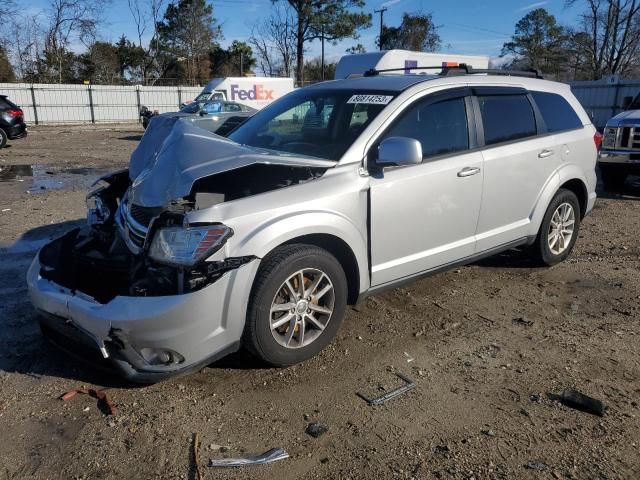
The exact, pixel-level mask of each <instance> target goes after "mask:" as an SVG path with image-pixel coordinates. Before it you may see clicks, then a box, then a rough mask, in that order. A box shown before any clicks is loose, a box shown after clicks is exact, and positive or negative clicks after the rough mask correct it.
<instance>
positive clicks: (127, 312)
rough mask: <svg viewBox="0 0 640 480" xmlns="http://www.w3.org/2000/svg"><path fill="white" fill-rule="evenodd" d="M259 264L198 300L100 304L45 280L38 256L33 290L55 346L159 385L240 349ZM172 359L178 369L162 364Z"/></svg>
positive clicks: (182, 297)
mask: <svg viewBox="0 0 640 480" xmlns="http://www.w3.org/2000/svg"><path fill="white" fill-rule="evenodd" d="M258 263H259V262H257V261H255V260H254V261H251V262H249V263H246V264H244V265H242V266H240V267H238V268H237V269H235V270H232V271H228V272H226V273H225V274H224V275H222V276H221V277H220V278H219V279H218V280H216V281H215V282H214V283H212V284H210V285H208V286H207V287H205V288H203V289H201V290H198V291H195V292H191V293H186V294H177V295H167V296H155V297H129V296H116V297H115V298H113V299H112V300H110V301H109V302H107V303H99V302H97V301H96V300H94V299H93V298H91V297H89V296H88V295H85V294H83V293H82V292H80V291H71V290H69V289H67V288H65V287H62V286H60V285H58V284H57V283H55V282H53V281H51V280H47V279H45V278H43V277H42V276H41V275H40V273H41V264H40V260H39V254H38V256H36V258H35V259H34V260H33V263H32V264H31V267H30V268H29V271H28V274H27V283H28V288H29V293H30V296H31V300H32V302H33V304H34V306H35V308H36V309H37V310H38V312H39V313H40V314H41V320H40V322H41V326H42V330H43V332H44V334H45V335H46V336H47V337H48V338H49V339H50V340H52V342H53V343H54V344H56V345H58V346H60V347H62V348H63V349H65V350H67V351H69V352H70V353H72V354H75V355H76V356H80V357H82V358H84V359H87V360H93V361H94V362H93V363H97V364H98V366H99V367H107V368H108V369H110V370H115V372H117V373H118V374H120V375H121V376H123V377H125V378H127V379H128V380H131V381H134V382H137V383H154V382H157V381H160V380H163V379H165V378H167V377H170V376H174V375H179V374H182V373H187V372H190V371H193V370H196V369H198V368H201V367H202V366H204V365H207V364H209V363H211V362H213V361H214V360H216V359H218V358H221V357H223V356H225V355H227V354H228V353H231V352H233V351H235V350H237V349H238V346H239V342H240V338H241V335H242V330H243V328H244V321H245V317H246V305H247V302H248V298H249V292H250V290H251V284H252V282H253V278H254V276H255V273H256V270H257V268H258ZM167 352H168V353H167ZM162 355H165V356H164V357H163V356H162ZM166 355H168V356H169V358H170V359H171V360H172V361H170V362H164V363H159V362H158V358H160V359H166V358H167V357H166Z"/></svg>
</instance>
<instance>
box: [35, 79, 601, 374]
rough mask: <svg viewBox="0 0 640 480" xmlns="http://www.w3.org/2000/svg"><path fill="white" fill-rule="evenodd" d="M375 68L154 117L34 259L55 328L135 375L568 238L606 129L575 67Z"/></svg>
mask: <svg viewBox="0 0 640 480" xmlns="http://www.w3.org/2000/svg"><path fill="white" fill-rule="evenodd" d="M399 70H400V72H402V71H403V70H404V68H402V69H399ZM380 73H381V72H377V71H370V72H367V74H365V75H364V76H363V77H359V78H351V79H346V80H338V81H331V82H324V83H319V84H316V85H313V86H310V87H307V88H301V89H298V90H296V91H294V92H291V93H289V94H288V95H286V96H285V97H283V98H281V99H278V100H276V101H275V102H273V103H272V104H270V105H269V106H268V107H266V108H264V109H263V110H261V111H259V112H258V113H256V114H255V115H254V116H253V117H251V118H250V119H248V120H247V121H246V122H244V123H243V124H242V125H240V126H239V127H237V128H236V129H235V130H233V131H232V132H231V133H230V134H229V135H228V136H227V138H223V137H220V136H217V135H214V134H212V133H210V132H208V131H207V130H205V129H203V128H200V127H198V126H196V125H194V124H192V123H190V122H186V121H184V120H180V119H176V118H167V119H160V118H159V119H156V120H154V122H156V123H155V127H154V128H152V129H149V130H148V131H147V133H146V134H145V135H144V136H143V138H142V140H141V142H140V144H139V146H138V148H137V149H136V151H135V152H134V154H133V155H132V158H131V163H130V166H129V169H128V170H127V171H124V172H120V173H116V174H114V175H111V176H109V177H106V178H105V179H104V183H105V186H104V187H103V188H101V189H98V190H96V191H94V192H93V193H92V194H91V196H90V200H91V201H92V203H93V206H92V207H91V210H90V212H89V218H90V225H89V226H88V227H87V228H84V229H76V230H73V231H71V232H69V233H68V234H66V235H65V236H63V237H61V238H60V239H57V240H54V241H53V242H51V243H50V244H49V245H47V246H45V247H43V249H42V250H41V251H40V252H39V254H38V256H37V257H36V259H35V260H34V262H33V265H32V266H31V268H30V270H29V274H28V283H29V289H30V293H31V297H32V300H33V303H34V305H35V306H36V308H37V309H38V310H39V311H40V312H41V314H42V315H41V318H42V321H41V324H42V327H43V331H44V332H45V334H47V336H48V337H49V338H51V339H52V340H53V341H54V342H55V343H57V344H60V345H62V346H63V347H65V348H66V349H67V350H70V351H72V352H73V353H76V354H80V353H82V352H84V353H85V354H86V355H84V356H90V355H93V354H95V353H98V352H99V355H98V356H99V357H102V359H101V360H100V361H101V362H103V363H110V364H111V365H112V366H115V367H117V369H118V370H119V371H120V373H122V374H124V375H125V376H126V377H128V378H130V379H133V380H136V381H140V382H153V381H157V380H159V379H162V378H166V377H167V376H171V375H174V374H177V373H183V372H185V371H188V370H192V369H196V368H199V367H200V366H202V365H205V364H207V363H210V362H212V361H213V360H215V359H217V358H220V357H221V356H223V355H225V354H227V353H229V352H231V351H234V350H237V349H238V348H239V347H240V346H244V347H246V348H248V349H249V350H250V351H252V352H253V353H254V354H255V355H257V356H258V357H259V358H261V359H262V360H264V361H265V362H266V363H268V364H271V365H275V366H285V365H290V364H293V363H296V362H300V361H302V360H305V359H307V358H309V357H311V356H312V355H314V354H316V353H318V352H319V351H320V350H321V349H322V348H323V347H324V346H325V345H327V344H328V343H329V342H330V341H331V339H332V338H333V336H334V335H335V333H336V331H337V330H338V327H339V325H340V323H341V321H342V318H343V316H344V312H345V306H346V305H347V304H350V303H355V302H357V301H359V300H361V299H363V298H364V297H366V296H367V295H371V294H373V293H376V292H380V291H382V290H384V289H387V288H392V287H394V286H397V285H399V284H401V283H403V282H407V281H410V280H414V279H417V278H420V277H422V276H424V275H430V274H433V273H435V272H438V271H441V270H444V269H447V268H451V267H453V266H455V265H460V264H464V263H469V262H472V261H475V260H477V259H479V258H481V257H486V256H489V255H493V254H495V253H497V252H500V251H503V250H507V249H510V248H514V247H523V246H528V247H529V251H530V253H531V254H532V255H533V256H534V257H535V258H536V259H537V260H538V261H539V262H540V263H541V264H544V265H553V264H555V263H557V262H560V261H562V260H564V259H565V258H566V257H567V256H568V255H569V254H570V252H571V249H572V248H573V246H574V244H575V242H576V240H577V238H578V231H579V227H580V221H581V220H582V219H583V218H584V216H585V215H586V214H587V213H589V211H591V209H592V207H593V204H594V201H595V198H596V194H595V188H596V174H595V166H596V158H597V144H598V142H599V140H600V137H599V134H597V132H596V129H595V128H594V127H593V125H592V124H591V121H590V119H589V117H588V115H587V114H586V113H585V112H584V110H583V109H582V107H581V106H580V104H579V103H578V101H577V100H576V98H575V97H574V96H573V95H572V94H571V91H570V89H569V86H568V85H564V84H561V83H554V82H548V81H544V80H541V79H538V78H528V77H524V76H517V74H516V73H514V72H498V71H496V72H494V71H475V70H472V69H470V68H467V67H464V68H453V69H445V71H444V72H443V73H442V74H440V75H402V74H398V75H395V74H380ZM382 73H388V72H382ZM477 73H479V74H477ZM498 73H500V75H498ZM505 73H506V74H507V75H505ZM158 122H163V123H158Z"/></svg>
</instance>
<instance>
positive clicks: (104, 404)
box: [60, 388, 118, 416]
mask: <svg viewBox="0 0 640 480" xmlns="http://www.w3.org/2000/svg"><path fill="white" fill-rule="evenodd" d="M78 394H80V395H89V396H90V397H93V398H95V399H97V400H98V407H99V408H100V410H102V411H103V412H106V413H107V415H114V416H115V415H116V414H117V413H118V409H117V408H116V405H115V403H113V402H112V401H111V399H110V398H109V396H108V395H107V393H106V391H105V390H104V389H103V390H96V389H94V388H74V389H72V390H69V391H68V392H66V393H64V394H62V395H61V396H60V399H61V400H62V401H64V402H67V401H69V400H71V399H72V398H73V397H75V396H76V395H78Z"/></svg>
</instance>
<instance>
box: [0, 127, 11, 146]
mask: <svg viewBox="0 0 640 480" xmlns="http://www.w3.org/2000/svg"><path fill="white" fill-rule="evenodd" d="M8 141H9V137H8V136H7V133H6V132H5V131H4V130H3V129H1V128H0V148H4V147H5V146H6V145H7V142H8Z"/></svg>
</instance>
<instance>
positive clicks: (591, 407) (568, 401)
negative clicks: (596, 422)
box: [547, 389, 604, 417]
mask: <svg viewBox="0 0 640 480" xmlns="http://www.w3.org/2000/svg"><path fill="white" fill-rule="evenodd" d="M547 396H548V397H549V400H555V401H558V402H560V403H562V404H563V405H564V406H566V407H569V408H575V409H576V410H580V411H581V412H586V413H590V414H592V415H597V416H599V417H602V416H604V404H603V403H602V402H601V401H600V400H598V399H595V398H593V397H590V396H588V395H585V394H584V393H580V392H578V391H577V390H571V389H568V390H565V391H563V392H562V393H561V394H560V395H556V394H553V393H549V394H548V395H547Z"/></svg>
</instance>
